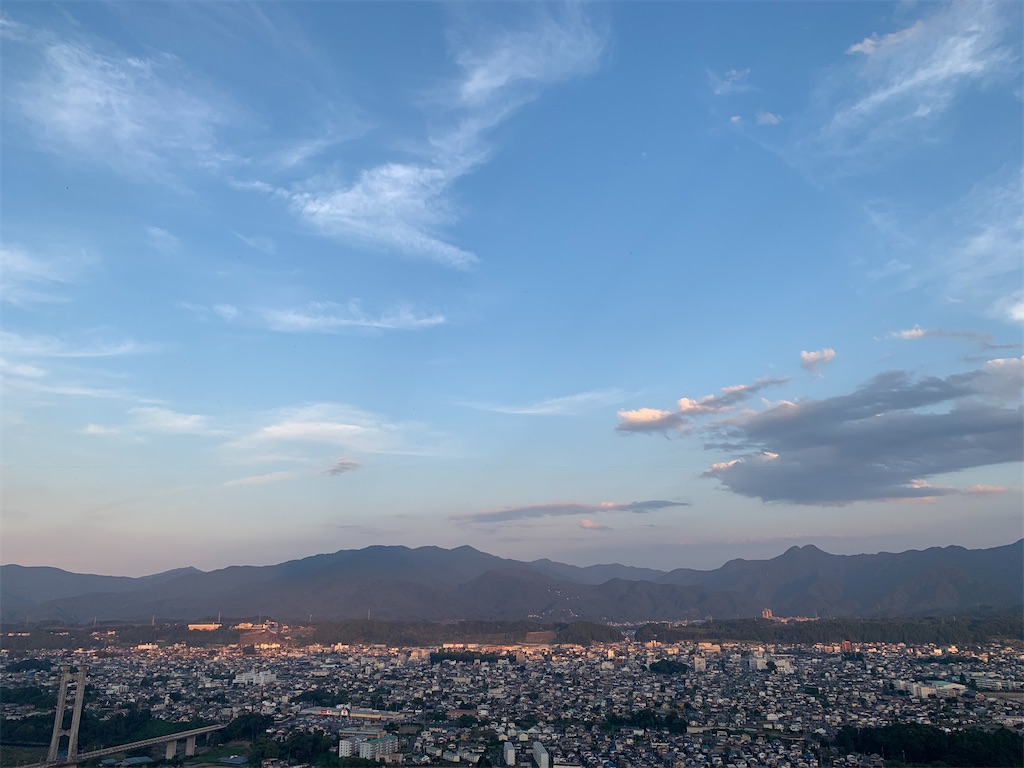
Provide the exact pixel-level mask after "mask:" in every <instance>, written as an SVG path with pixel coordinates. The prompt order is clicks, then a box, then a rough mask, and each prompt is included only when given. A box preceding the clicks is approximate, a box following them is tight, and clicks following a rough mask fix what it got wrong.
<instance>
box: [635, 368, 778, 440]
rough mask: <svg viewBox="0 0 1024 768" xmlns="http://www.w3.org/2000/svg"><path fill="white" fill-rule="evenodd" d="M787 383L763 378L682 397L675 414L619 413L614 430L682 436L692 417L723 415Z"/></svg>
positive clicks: (657, 411) (651, 410)
mask: <svg viewBox="0 0 1024 768" xmlns="http://www.w3.org/2000/svg"><path fill="white" fill-rule="evenodd" d="M788 381H789V379H784V378H774V377H764V378H760V379H758V380H757V381H755V382H754V383H752V384H737V385H734V386H730V387H722V390H721V394H719V395H705V396H704V397H701V398H698V399H693V398H689V397H682V398H680V399H679V400H678V401H677V402H676V408H675V410H661V409H658V408H637V409H635V410H621V411H619V413H618V416H619V424H618V426H617V427H616V428H615V429H616V430H617V431H619V432H651V433H653V432H657V433H661V434H666V435H667V434H669V433H671V432H673V431H679V432H683V431H686V430H687V429H688V428H689V426H690V423H691V420H692V419H693V418H694V417H697V416H708V415H712V414H719V413H724V412H726V411H729V410H731V409H733V408H735V407H736V406H737V405H739V404H740V403H742V402H744V401H745V400H747V399H749V398H750V397H752V396H753V395H755V394H757V393H758V392H760V391H761V390H762V389H764V388H765V387H774V386H779V385H781V384H785V383H787V382H788Z"/></svg>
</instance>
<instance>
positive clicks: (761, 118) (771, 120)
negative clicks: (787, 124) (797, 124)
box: [756, 112, 782, 125]
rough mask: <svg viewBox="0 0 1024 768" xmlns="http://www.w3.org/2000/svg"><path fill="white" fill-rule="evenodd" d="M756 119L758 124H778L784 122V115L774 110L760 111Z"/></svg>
mask: <svg viewBox="0 0 1024 768" xmlns="http://www.w3.org/2000/svg"><path fill="white" fill-rule="evenodd" d="M756 119H757V124H758V125H778V124H779V123H781V122H782V117H781V116H780V115H776V114H775V113H774V112H758V113H757V116H756Z"/></svg>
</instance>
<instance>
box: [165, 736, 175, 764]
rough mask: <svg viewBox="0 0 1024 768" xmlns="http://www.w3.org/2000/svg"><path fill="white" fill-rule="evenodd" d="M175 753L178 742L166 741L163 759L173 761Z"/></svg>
mask: <svg viewBox="0 0 1024 768" xmlns="http://www.w3.org/2000/svg"><path fill="white" fill-rule="evenodd" d="M177 752H178V741H177V739H175V740H174V741H168V742H167V749H166V750H165V751H164V759H165V760H173V759H174V756H175V754H177Z"/></svg>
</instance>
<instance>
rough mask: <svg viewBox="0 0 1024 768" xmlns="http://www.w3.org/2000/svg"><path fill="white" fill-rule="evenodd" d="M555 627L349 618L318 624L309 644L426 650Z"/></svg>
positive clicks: (507, 639) (518, 637)
mask: <svg viewBox="0 0 1024 768" xmlns="http://www.w3.org/2000/svg"><path fill="white" fill-rule="evenodd" d="M546 629H547V630H550V629H551V627H550V626H547V625H544V624H539V623H537V622H533V621H457V622H450V623H441V622H427V621H376V620H374V619H346V620H344V621H329V622H322V623H318V624H317V625H316V626H315V627H314V629H313V631H312V632H311V633H310V634H309V635H308V636H307V638H306V642H309V643H318V644H320V645H333V644H335V643H343V644H345V645H356V644H365V645H389V646H392V647H401V646H412V647H424V646H429V645H441V644H443V643H490V644H495V645H498V644H501V643H516V642H521V641H522V640H523V639H524V638H525V637H526V635H527V634H529V633H530V632H540V631H543V630H546Z"/></svg>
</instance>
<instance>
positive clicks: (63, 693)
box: [46, 664, 86, 762]
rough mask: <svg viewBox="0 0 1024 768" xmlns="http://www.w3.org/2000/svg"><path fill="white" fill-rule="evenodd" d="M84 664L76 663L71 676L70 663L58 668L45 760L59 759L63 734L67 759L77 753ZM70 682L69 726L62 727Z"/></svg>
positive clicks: (83, 690)
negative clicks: (54, 701) (66, 742)
mask: <svg viewBox="0 0 1024 768" xmlns="http://www.w3.org/2000/svg"><path fill="white" fill-rule="evenodd" d="M85 669H86V668H85V665H84V664H79V665H78V674H77V675H76V676H75V677H74V678H72V676H71V667H70V665H64V666H63V667H61V669H60V691H59V692H58V694H57V711H56V713H55V714H54V719H53V734H52V735H51V737H50V749H49V750H48V752H47V755H46V760H47V762H51V761H54V760H57V759H59V757H60V755H59V752H60V743H61V739H62V737H64V736H67V737H68V754H67V756H68V759H72V758H74V757H75V755H77V754H78V729H79V728H80V727H81V724H82V706H83V704H84V703H85ZM72 682H74V684H75V688H74V704H73V705H72V708H71V727H70V728H65V727H64V716H65V713H66V710H67V704H68V693H69V691H68V688H69V687H70V686H71V684H72Z"/></svg>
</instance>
